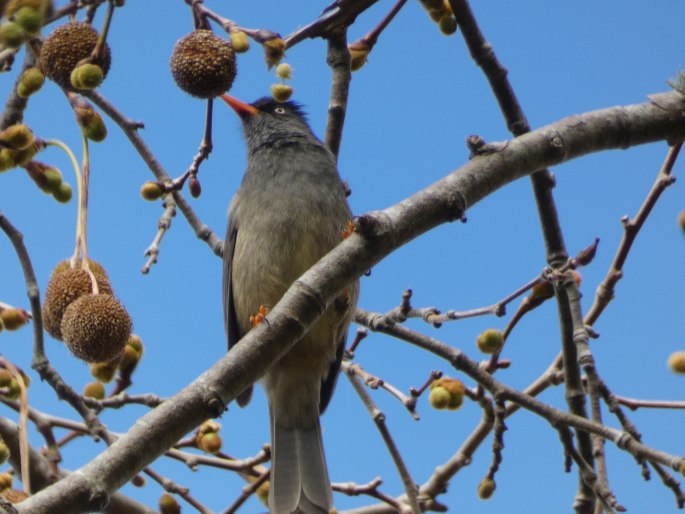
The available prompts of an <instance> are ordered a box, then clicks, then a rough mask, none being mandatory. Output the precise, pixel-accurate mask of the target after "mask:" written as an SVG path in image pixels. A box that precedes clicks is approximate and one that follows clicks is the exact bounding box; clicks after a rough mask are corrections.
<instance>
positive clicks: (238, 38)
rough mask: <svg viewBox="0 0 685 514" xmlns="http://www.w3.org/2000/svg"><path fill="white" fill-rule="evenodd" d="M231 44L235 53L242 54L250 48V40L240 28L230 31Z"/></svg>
mask: <svg viewBox="0 0 685 514" xmlns="http://www.w3.org/2000/svg"><path fill="white" fill-rule="evenodd" d="M231 46H232V47H233V50H235V51H236V53H239V54H242V53H244V52H247V51H248V50H249V49H250V40H249V39H248V37H247V34H245V33H244V32H243V31H242V30H232V31H231Z"/></svg>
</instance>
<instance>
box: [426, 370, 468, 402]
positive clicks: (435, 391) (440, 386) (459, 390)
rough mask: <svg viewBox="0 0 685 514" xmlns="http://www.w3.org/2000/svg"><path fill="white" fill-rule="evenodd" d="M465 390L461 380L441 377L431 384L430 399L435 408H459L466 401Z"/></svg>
mask: <svg viewBox="0 0 685 514" xmlns="http://www.w3.org/2000/svg"><path fill="white" fill-rule="evenodd" d="M465 391H466V387H465V386H464V384H463V382H462V381H461V380H458V379H456V378H450V377H441V378H438V379H437V380H434V381H433V383H432V384H431V386H430V395H429V397H428V400H429V401H430V404H431V406H432V407H433V408H434V409H438V410H441V409H448V410H457V409H458V408H459V407H461V405H462V404H463V403H464V392H465Z"/></svg>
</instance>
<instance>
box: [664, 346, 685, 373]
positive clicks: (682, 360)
mask: <svg viewBox="0 0 685 514" xmlns="http://www.w3.org/2000/svg"><path fill="white" fill-rule="evenodd" d="M668 367H669V368H671V371H672V372H673V373H679V374H682V373H685V352H683V351H680V352H673V353H672V354H671V355H670V356H669V357H668Z"/></svg>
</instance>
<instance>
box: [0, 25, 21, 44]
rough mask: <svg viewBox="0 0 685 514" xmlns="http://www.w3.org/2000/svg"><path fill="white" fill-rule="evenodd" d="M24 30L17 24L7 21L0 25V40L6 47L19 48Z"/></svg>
mask: <svg viewBox="0 0 685 514" xmlns="http://www.w3.org/2000/svg"><path fill="white" fill-rule="evenodd" d="M24 38H25V34H24V30H23V29H22V28H21V27H20V26H19V24H17V23H14V22H13V21H9V22H6V23H3V24H2V25H0V42H2V44H4V45H5V46H6V47H8V48H19V47H20V46H21V44H22V43H23V42H24Z"/></svg>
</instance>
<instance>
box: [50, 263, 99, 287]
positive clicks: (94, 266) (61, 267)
mask: <svg viewBox="0 0 685 514" xmlns="http://www.w3.org/2000/svg"><path fill="white" fill-rule="evenodd" d="M75 266H76V268H81V267H82V264H81V259H79V260H77V261H76V264H75ZM88 268H89V269H90V271H92V272H93V274H94V275H95V276H96V277H98V278H101V279H104V280H105V281H107V282H108V283H109V276H107V271H106V270H105V268H104V267H103V266H102V264H100V263H99V262H98V261H96V260H94V259H88ZM68 269H71V264H70V261H69V259H64V260H63V261H59V262H58V263H57V266H55V267H54V269H53V270H52V273H51V274H50V280H52V279H53V277H55V276H57V275H59V274H60V273H62V272H63V271H66V270H68ZM98 283H99V282H98Z"/></svg>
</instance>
